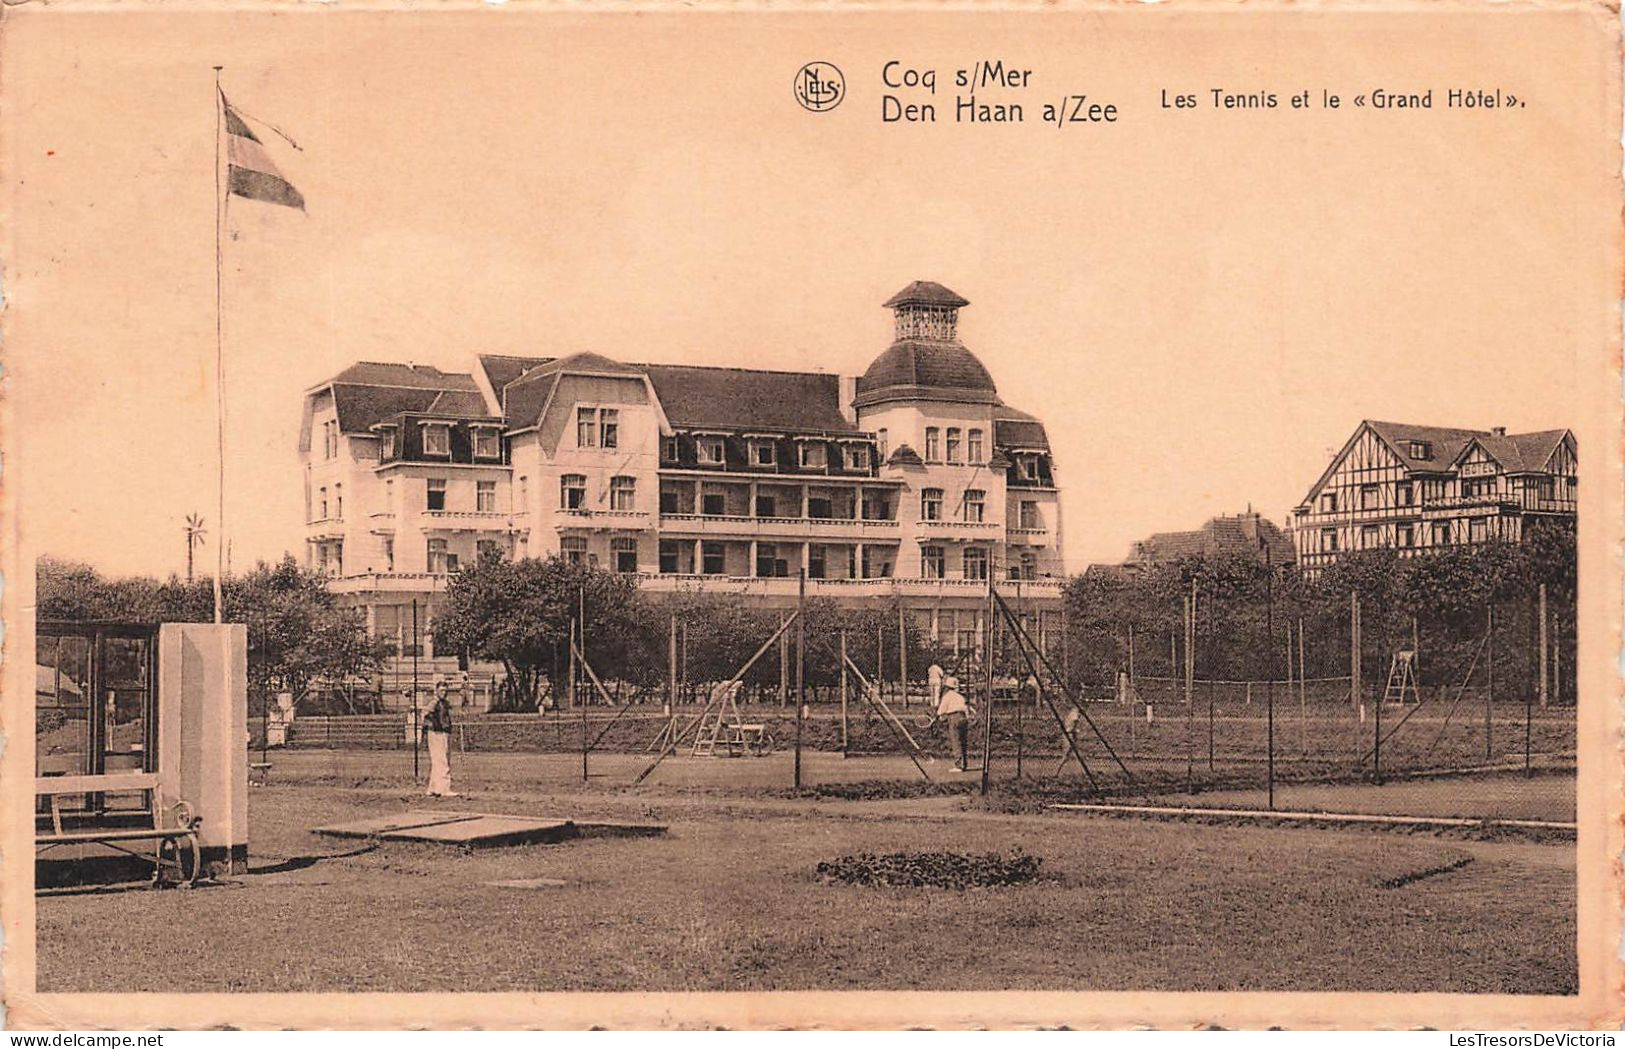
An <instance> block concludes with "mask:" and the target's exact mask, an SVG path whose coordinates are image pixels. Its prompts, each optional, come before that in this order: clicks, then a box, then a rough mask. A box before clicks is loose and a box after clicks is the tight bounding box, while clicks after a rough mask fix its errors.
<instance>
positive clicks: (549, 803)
mask: <svg viewBox="0 0 1625 1049" xmlns="http://www.w3.org/2000/svg"><path fill="white" fill-rule="evenodd" d="M376 757H378V758H383V759H391V760H394V761H396V762H398V761H399V759H400V758H405V759H406V762H407V763H406V765H405V767H404V769H401V768H399V767H397V766H391V767H388V768H385V767H382V766H379V767H372V768H370V769H369V770H368V771H364V772H363V771H358V766H357V765H356V764H355V763H350V766H349V767H348V769H345V768H342V767H340V764H339V762H338V760H337V758H336V757H335V758H330V759H328V761H327V763H326V766H325V767H323V766H322V764H321V763H322V758H321V757H320V756H318V755H284V756H282V757H280V758H279V759H278V767H277V768H276V769H274V770H273V780H272V782H271V784H270V785H269V786H265V787H256V788H254V789H253V791H252V792H251V795H250V798H251V810H250V819H251V826H252V835H253V837H252V841H251V852H252V854H253V859H252V872H251V873H249V874H247V875H241V876H237V877H234V878H232V879H230V880H229V882H228V883H227V884H225V885H222V886H219V887H213V888H202V889H196V890H171V891H163V892H152V891H132V892H103V893H87V894H81V895H67V896H43V897H41V898H40V899H39V901H38V933H39V945H38V952H37V953H38V972H39V987H40V989H41V990H42V991H92V990H94V991H211V990H229V991H332V990H346V991H474V990H491V991H495V990H757V989H840V988H866V989H935V990H945V989H999V988H1010V989H1057V990H1059V989H1093V990H1121V989H1155V990H1251V989H1269V990H1283V991H1284V990H1393V991H1460V992H1486V993H1490V992H1493V993H1522V994H1550V993H1572V992H1573V991H1574V990H1575V988H1576V985H1577V971H1576V959H1575V937H1576V928H1575V917H1574V912H1575V887H1574V852H1573V847H1572V845H1550V844H1534V843H1528V842H1473V841H1454V840H1444V839H1435V838H1426V837H1413V836H1401V835H1395V834H1388V833H1383V832H1378V831H1349V830H1307V829H1281V828H1256V827H1239V826H1194V825H1173V824H1164V823H1155V822H1139V821H1134V820H1121V819H1095V818H1091V817H1086V816H1075V815H1063V814H1058V813H1052V814H1039V815H1033V814H1010V813H1004V812H1000V811H997V810H996V808H990V807H984V806H981V805H979V804H977V802H976V801H975V799H973V798H971V797H969V796H953V795H950V796H935V797H923V798H902V799H893V800H871V801H850V802H848V801H837V800H809V799H800V798H786V797H777V796H763V795H760V794H756V795H753V794H752V793H751V792H750V791H749V790H740V791H735V792H732V793H708V792H705V791H699V790H695V789H692V786H693V783H694V781H695V780H696V779H698V780H702V781H703V780H704V778H705V777H704V776H703V775H701V774H700V771H699V769H705V768H708V769H711V770H717V769H733V768H737V769H739V770H740V771H739V772H738V773H732V772H729V773H725V775H728V776H735V775H737V776H740V777H744V778H746V779H749V778H751V777H753V776H756V775H758V774H761V775H762V776H763V778H764V779H774V780H776V779H778V776H779V775H780V774H781V773H782V772H783V771H785V770H784V769H781V768H775V767H773V766H772V765H770V764H769V762H773V761H776V759H765V760H764V761H762V762H757V763H752V762H750V761H748V760H746V759H740V760H739V761H732V762H729V761H713V762H706V763H704V765H703V766H702V765H701V764H700V763H699V762H691V763H682V762H679V763H677V764H676V765H674V766H673V770H674V772H676V773H678V775H675V776H674V778H673V780H672V781H669V782H668V783H667V784H665V785H661V784H659V783H655V782H654V781H653V780H651V783H650V784H649V785H646V786H645V787H643V788H639V789H638V790H636V791H628V790H625V789H623V788H622V787H621V783H624V779H617V780H616V781H614V782H609V781H608V780H607V779H606V780H605V781H595V782H594V783H592V784H590V785H589V786H587V787H586V788H582V786H581V785H580V783H579V779H578V778H579V766H578V765H577V766H575V768H574V769H573V770H572V769H570V768H569V765H570V763H569V762H568V760H564V758H563V756H562V755H559V756H555V758H556V759H557V760H556V762H555V763H544V762H542V761H540V760H537V759H536V758H533V757H531V756H526V755H488V756H482V757H488V758H493V759H495V758H506V759H520V760H517V761H512V762H510V763H508V764H495V763H492V764H486V763H483V762H482V763H480V764H476V763H474V761H473V760H472V759H473V758H474V757H475V756H474V755H469V756H468V757H469V759H470V760H469V761H468V762H466V763H465V764H464V765H463V766H462V768H461V771H460V776H461V784H460V785H461V789H463V790H465V791H466V792H468V796H465V797H462V798H458V799H454V800H452V801H449V802H444V803H441V804H443V805H444V806H445V807H448V808H457V809H461V810H473V811H506V812H526V813H566V814H569V813H575V814H580V815H611V816H621V817H630V818H651V817H652V818H657V819H660V820H662V821H664V822H667V823H669V825H670V833H669V834H668V835H667V836H665V837H661V838H644V839H609V838H605V839H586V840H580V841H576V842H572V843H569V844H564V845H553V846H528V847H522V848H511V849H493V850H486V851H480V852H474V853H461V852H457V851H453V850H448V849H443V848H439V847H435V846H414V845H405V844H401V845H384V846H381V847H378V848H376V849H372V850H370V851H359V850H364V849H365V848H366V847H365V846H364V845H362V844H359V843H356V842H348V841H340V840H335V839H327V838H322V837H319V836H317V835H314V834H311V833H310V828H312V827H314V826H318V825H321V824H323V823H327V822H335V821H339V820H344V819H355V818H361V817H364V816H369V815H383V814H389V813H396V812H400V811H403V810H405V809H407V808H409V807H422V805H423V804H424V802H423V799H421V798H420V797H418V796H416V795H415V794H413V793H411V791H410V787H409V779H408V778H407V777H408V776H409V774H410V757H411V756H410V754H404V755H392V754H382V755H376ZM821 760H822V759H821ZM886 760H891V761H896V760H897V759H895V758H890V759H886ZM834 761H836V762H838V761H839V759H838V758H837V759H834ZM302 762H303V763H304V767H300V765H301V763H302ZM690 764H692V765H693V766H697V767H698V768H697V769H696V770H695V771H693V772H690V771H689V765H690ZM555 765H556V767H555ZM572 771H573V773H574V776H575V777H576V781H575V782H572V781H571V776H570V773H571V772H572ZM665 772H666V768H665V766H662V769H661V773H665ZM769 773H771V776H769V775H768V774H769ZM716 774H717V773H716V772H715V771H713V772H712V775H716ZM685 780H687V781H688V782H687V783H685ZM774 785H775V786H777V784H774ZM1571 789H1572V788H1571ZM1016 846H1019V847H1021V848H1022V849H1024V850H1026V851H1027V852H1030V853H1033V854H1035V855H1037V856H1040V857H1042V858H1043V860H1044V864H1043V872H1044V876H1043V877H1042V878H1041V879H1040V880H1038V881H1036V882H1034V883H1030V884H1025V885H1020V886H1015V887H1006V888H998V889H979V890H971V891H966V892H954V891H949V890H940V889H896V888H894V889H873V888H864V887H858V886H851V885H845V884H824V883H822V882H820V881H819V880H817V878H816V877H815V876H814V873H813V870H814V867H815V866H816V865H817V864H818V862H820V861H821V860H830V859H835V858H837V857H839V856H841V855H843V854H847V853H853V852H860V851H871V852H893V851H900V850H922V851H934V850H943V849H952V850H957V851H964V852H985V851H990V850H1009V849H1011V848H1013V847H1016ZM339 853H354V854H352V855H346V856H339V855H334V854H339ZM318 857H325V858H318ZM521 878H550V879H557V880H559V881H562V882H563V884H562V885H556V886H548V887H543V888H530V889H519V888H507V887H498V886H494V885H491V884H489V883H491V882H497V881H505V880H510V879H521ZM176 929H187V930H189V932H188V934H187V935H185V936H177V935H175V930H176ZM109 930H117V934H116V935H110V934H109ZM200 937H201V938H202V939H204V940H206V942H208V944H209V945H210V949H209V950H208V951H201V952H200V951H198V950H196V947H195V945H196V943H197V942H198V940H199V938H200Z"/></svg>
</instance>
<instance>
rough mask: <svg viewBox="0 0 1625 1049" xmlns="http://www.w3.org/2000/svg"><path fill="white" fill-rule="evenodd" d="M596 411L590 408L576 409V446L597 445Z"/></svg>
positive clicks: (590, 446)
mask: <svg viewBox="0 0 1625 1049" xmlns="http://www.w3.org/2000/svg"><path fill="white" fill-rule="evenodd" d="M597 416H598V413H597V412H596V411H595V410H594V409H592V408H577V409H576V447H577V448H595V447H597V445H598V430H597V425H596V424H597V421H598V419H597Z"/></svg>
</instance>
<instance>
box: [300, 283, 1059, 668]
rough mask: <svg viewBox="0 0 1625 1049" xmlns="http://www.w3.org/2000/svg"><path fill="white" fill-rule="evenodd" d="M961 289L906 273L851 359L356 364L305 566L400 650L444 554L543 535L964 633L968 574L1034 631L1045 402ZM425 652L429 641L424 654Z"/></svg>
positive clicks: (728, 589) (345, 379) (1045, 517)
mask: <svg viewBox="0 0 1625 1049" xmlns="http://www.w3.org/2000/svg"><path fill="white" fill-rule="evenodd" d="M966 305H968V303H967V301H966V300H965V299H963V298H961V297H960V296H958V295H956V294H955V293H953V292H952V291H949V290H948V289H947V288H944V287H942V286H941V285H939V284H934V283H931V282H928V281H916V282H915V283H913V284H910V285H909V286H908V287H906V288H904V289H903V290H902V291H900V292H898V293H897V294H896V295H894V296H893V297H892V298H891V299H890V300H889V301H887V302H886V303H885V306H886V308H888V309H890V310H891V311H892V313H893V340H892V342H891V345H890V346H889V347H887V348H886V349H885V350H884V351H883V352H882V353H881V354H880V355H879V356H878V357H876V358H875V359H874V361H873V363H871V364H870V365H869V367H868V369H867V370H866V371H865V372H864V374H863V375H861V376H856V377H843V376H837V375H833V374H826V373H821V372H789V371H770V370H758V369H754V368H736V367H703V366H692V365H671V364H647V363H631V362H624V361H620V360H614V359H611V358H609V357H606V356H602V355H599V354H597V353H577V354H573V355H569V356H564V357H558V358H548V357H535V358H526V357H513V356H499V355H482V356H480V357H478V359H477V360H476V361H475V367H474V368H473V369H472V370H471V371H470V372H467V373H460V372H445V371H441V370H439V369H436V368H431V367H425V366H422V365H411V364H403V363H374V362H360V363H357V364H354V365H352V366H351V367H349V368H346V369H345V370H344V371H343V372H341V373H340V374H338V375H336V376H334V377H332V378H331V379H328V380H326V381H324V382H322V383H319V384H317V385H315V386H313V387H311V388H310V389H309V390H308V391H307V392H306V394H305V398H304V417H303V425H302V430H301V438H300V452H301V458H302V464H303V485H304V495H305V506H306V524H305V540H306V551H307V556H308V563H309V564H310V565H311V566H312V567H315V568H318V569H321V570H323V571H325V572H326V573H327V574H328V575H329V576H330V577H331V580H332V582H331V586H332V589H333V591H334V592H335V593H336V594H338V595H339V597H340V599H341V600H342V601H344V602H345V603H347V604H350V605H354V606H358V607H361V608H363V609H364V610H365V611H366V615H367V620H368V623H369V626H370V627H371V628H372V629H373V631H374V632H375V633H376V634H378V635H380V636H383V637H385V638H393V639H395V640H396V642H397V645H398V647H397V652H398V653H400V654H402V655H405V654H407V653H408V652H409V651H411V648H412V640H413V636H414V635H413V633H412V615H413V605H414V602H415V603H416V607H417V615H418V617H419V620H418V622H419V626H420V628H424V627H425V625H426V629H423V630H422V633H423V634H424V635H425V636H424V638H423V641H422V643H421V644H422V655H425V656H433V654H434V653H433V627H432V623H433V619H434V616H435V614H436V612H437V610H438V609H439V608H440V607H441V605H442V603H443V601H444V600H445V593H446V587H447V583H448V581H449V580H450V578H451V576H452V574H453V573H455V572H456V571H458V570H459V568H461V567H464V566H467V565H469V564H471V563H472V562H474V561H475V560H476V559H477V558H479V557H481V556H496V557H504V558H520V557H549V556H554V555H559V556H563V557H566V558H570V559H573V560H577V561H585V562H590V563H593V564H597V565H599V566H601V567H603V568H605V569H608V570H610V571H614V572H620V573H624V574H626V575H629V576H634V577H636V579H637V580H638V582H639V585H640V586H641V587H642V588H643V589H645V590H647V591H651V592H655V593H662V592H665V593H673V592H679V591H694V592H704V593H722V594H730V595H738V596H739V597H740V598H742V599H747V600H751V601H753V602H756V603H760V604H764V605H787V604H790V603H792V602H794V601H795V599H796V593H797V588H798V585H799V584H798V578H799V575H800V574H801V573H802V572H805V574H806V577H807V592H808V595H809V596H822V597H830V598H834V599H836V600H838V601H841V602H843V603H858V602H870V601H879V602H884V603H887V604H896V605H898V606H899V607H901V608H903V609H905V610H906V612H907V613H908V614H911V615H913V616H915V617H916V619H917V621H918V622H919V624H920V625H921V627H922V628H924V629H926V630H927V631H929V632H930V633H931V634H932V635H933V636H935V637H937V638H939V639H940V640H942V641H943V642H944V643H945V644H947V645H949V646H950V647H952V648H954V649H957V650H960V651H969V650H972V649H973V647H974V646H975V645H976V644H978V642H979V638H980V637H981V631H982V628H983V613H984V607H983V606H984V604H985V600H986V596H985V595H986V591H987V588H988V586H989V583H990V582H991V583H992V585H994V586H995V587H996V588H997V589H998V590H999V592H1000V593H1001V594H1004V595H1006V596H1007V597H1011V598H1016V597H1019V598H1020V607H1021V609H1023V610H1024V611H1025V613H1026V614H1027V615H1029V616H1030V617H1031V618H1030V622H1031V626H1032V629H1034V630H1037V631H1038V632H1039V633H1040V634H1041V635H1043V636H1044V639H1045V640H1048V639H1049V638H1050V637H1051V636H1053V634H1054V632H1055V630H1056V628H1057V625H1058V615H1059V608H1060V592H1061V583H1062V560H1061V536H1062V529H1061V512H1060V504H1059V498H1058V496H1059V491H1058V485H1057V480H1056V465H1055V462H1054V460H1053V457H1052V455H1051V451H1050V447H1049V441H1048V437H1047V434H1046V432H1045V429H1044V426H1043V424H1042V422H1040V421H1039V420H1038V419H1036V418H1034V417H1033V416H1031V415H1028V414H1026V413H1024V412H1021V411H1018V410H1017V409H1015V408H1012V407H1010V406H1009V405H1006V404H1005V403H1004V402H1003V401H1002V400H1001V399H1000V397H999V394H998V390H997V388H996V386H995V384H994V382H993V379H992V377H991V375H990V374H989V373H988V371H987V369H986V368H985V367H984V366H983V365H982V363H981V361H979V360H978V359H977V358H976V356H975V355H974V354H972V353H971V351H970V350H969V349H967V348H966V347H965V345H964V344H963V343H962V342H961V341H960V339H959V334H958V313H959V310H960V309H961V308H963V307H965V306H966ZM442 655H443V656H445V655H450V654H449V653H443V654H442Z"/></svg>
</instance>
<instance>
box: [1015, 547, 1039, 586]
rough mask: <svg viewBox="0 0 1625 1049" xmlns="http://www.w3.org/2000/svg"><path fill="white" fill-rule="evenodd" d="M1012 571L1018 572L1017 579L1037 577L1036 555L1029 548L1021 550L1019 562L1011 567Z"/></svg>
mask: <svg viewBox="0 0 1625 1049" xmlns="http://www.w3.org/2000/svg"><path fill="white" fill-rule="evenodd" d="M1012 571H1014V572H1017V573H1019V574H1018V575H1017V576H1016V578H1017V579H1037V578H1038V555H1037V554H1035V553H1033V552H1032V551H1031V550H1023V551H1022V552H1021V564H1020V565H1018V566H1016V567H1015V568H1013V569H1012Z"/></svg>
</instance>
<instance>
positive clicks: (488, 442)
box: [474, 426, 502, 459]
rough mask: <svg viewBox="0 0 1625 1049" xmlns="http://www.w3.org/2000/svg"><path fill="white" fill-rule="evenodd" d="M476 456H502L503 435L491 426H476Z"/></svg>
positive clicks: (488, 457)
mask: <svg viewBox="0 0 1625 1049" xmlns="http://www.w3.org/2000/svg"><path fill="white" fill-rule="evenodd" d="M474 458H476V459H500V458H502V435H501V434H500V433H498V432H497V431H496V430H493V429H492V428H491V427H489V426H476V427H475V428H474Z"/></svg>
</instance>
